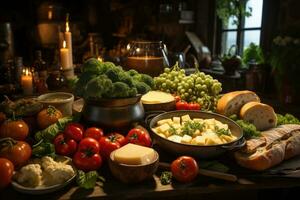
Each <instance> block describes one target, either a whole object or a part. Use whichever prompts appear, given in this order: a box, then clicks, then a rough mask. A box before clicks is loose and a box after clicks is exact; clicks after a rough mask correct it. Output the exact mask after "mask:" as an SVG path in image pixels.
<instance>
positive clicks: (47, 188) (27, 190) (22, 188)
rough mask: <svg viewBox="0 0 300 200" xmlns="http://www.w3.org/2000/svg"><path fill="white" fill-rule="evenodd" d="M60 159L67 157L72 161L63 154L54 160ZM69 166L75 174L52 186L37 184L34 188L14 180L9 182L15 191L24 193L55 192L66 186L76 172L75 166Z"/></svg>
mask: <svg viewBox="0 0 300 200" xmlns="http://www.w3.org/2000/svg"><path fill="white" fill-rule="evenodd" d="M61 159H67V160H70V162H72V160H71V159H70V158H68V157H64V156H58V159H55V160H61ZM71 166H72V167H73V169H74V170H75V174H74V175H73V176H72V177H71V178H70V179H68V180H67V181H66V182H64V183H62V184H57V185H52V186H39V187H36V188H32V187H26V186H23V185H21V184H19V183H17V182H16V181H12V183H11V184H12V186H13V188H14V189H15V190H16V191H19V192H21V193H26V194H35V195H36V194H47V193H51V192H55V191H58V190H60V189H62V188H63V187H65V186H67V185H68V184H70V183H71V182H72V181H73V180H74V179H75V177H76V174H77V172H76V169H75V167H74V166H73V165H72V164H71Z"/></svg>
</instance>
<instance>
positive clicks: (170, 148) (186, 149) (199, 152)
mask: <svg viewBox="0 0 300 200" xmlns="http://www.w3.org/2000/svg"><path fill="white" fill-rule="evenodd" d="M183 115H189V116H190V117H191V118H192V119H193V118H202V119H211V118H214V119H216V120H218V121H220V122H222V123H224V124H228V127H229V129H230V131H231V133H232V134H233V135H235V136H236V140H234V141H231V142H228V143H224V144H217V145H203V146H200V145H192V144H182V143H178V142H173V141H171V140H168V139H167V138H163V137H161V136H160V135H158V134H157V133H155V132H154V131H153V128H155V127H156V126H157V122H158V121H160V120H162V119H169V118H173V117H181V116H183ZM146 123H147V124H148V126H149V129H150V130H151V135H152V137H153V138H154V140H155V143H156V144H157V145H158V146H159V147H160V148H161V149H164V150H165V151H167V152H169V153H172V154H175V155H190V156H194V157H196V158H204V159H206V158H214V157H217V156H220V155H221V154H223V153H225V152H227V151H229V150H237V149H238V148H241V147H243V146H244V145H245V139H244V137H243V130H242V128H241V127H240V126H239V125H238V124H237V123H235V122H234V121H233V120H231V119H229V118H228V117H225V116H223V115H219V114H216V113H209V112H202V111H192V110H179V111H171V112H164V113H162V114H159V115H157V116H155V117H154V118H153V115H149V116H148V117H147V118H146Z"/></svg>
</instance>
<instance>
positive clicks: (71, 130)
mask: <svg viewBox="0 0 300 200" xmlns="http://www.w3.org/2000/svg"><path fill="white" fill-rule="evenodd" d="M83 131H84V129H83V126H82V125H81V124H79V123H69V124H68V125H67V126H66V128H65V131H64V134H65V136H66V137H67V138H68V139H74V140H75V141H76V142H79V141H80V140H82V137H83Z"/></svg>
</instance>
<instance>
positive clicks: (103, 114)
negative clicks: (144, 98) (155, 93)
mask: <svg viewBox="0 0 300 200" xmlns="http://www.w3.org/2000/svg"><path fill="white" fill-rule="evenodd" d="M140 99H141V95H139V96H136V97H132V98H122V99H121V98H120V99H101V100H86V101H85V103H84V106H83V110H82V117H83V120H84V121H85V122H87V123H88V124H93V125H97V126H99V127H102V128H109V129H121V128H125V127H129V126H130V125H132V124H133V123H135V122H138V121H141V120H143V119H144V115H145V113H144V108H143V105H142V103H141V101H140Z"/></svg>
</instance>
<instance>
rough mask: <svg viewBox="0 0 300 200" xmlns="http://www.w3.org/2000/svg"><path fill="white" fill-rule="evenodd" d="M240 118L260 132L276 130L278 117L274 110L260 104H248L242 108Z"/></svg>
mask: <svg viewBox="0 0 300 200" xmlns="http://www.w3.org/2000/svg"><path fill="white" fill-rule="evenodd" d="M240 117H241V119H243V120H245V121H247V122H250V123H251V124H253V125H254V126H255V127H256V129H257V130H259V131H264V130H267V129H269V128H274V127H275V126H276V124H277V116H276V114H275V112H274V109H273V108H272V107H271V106H269V105H267V104H263V103H260V102H249V103H246V104H245V105H244V106H243V107H242V108H241V111H240Z"/></svg>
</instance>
